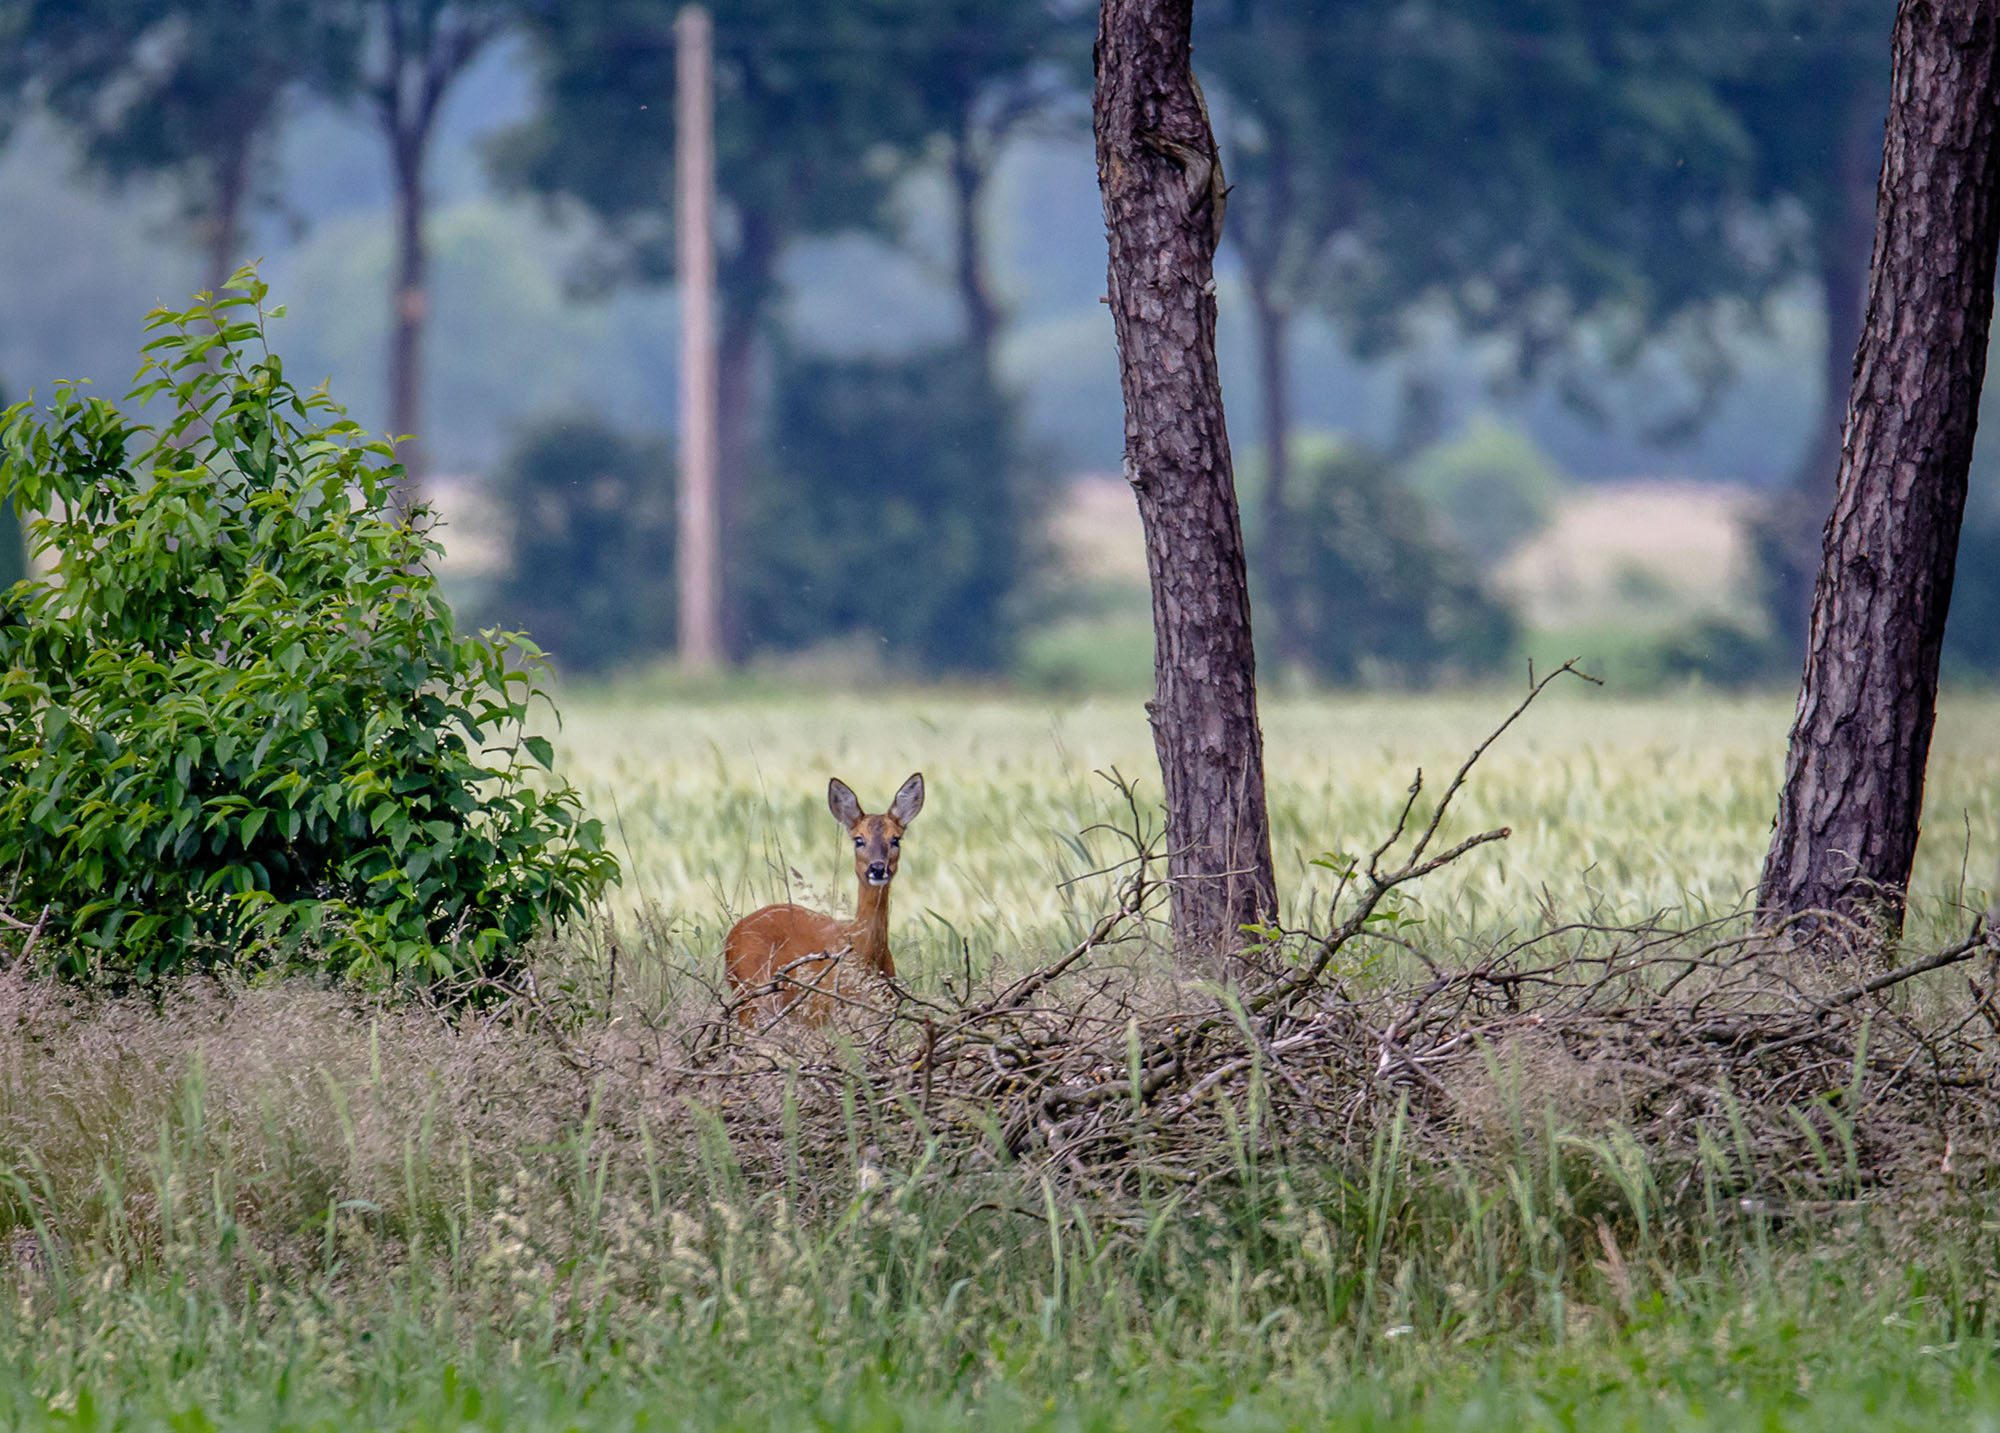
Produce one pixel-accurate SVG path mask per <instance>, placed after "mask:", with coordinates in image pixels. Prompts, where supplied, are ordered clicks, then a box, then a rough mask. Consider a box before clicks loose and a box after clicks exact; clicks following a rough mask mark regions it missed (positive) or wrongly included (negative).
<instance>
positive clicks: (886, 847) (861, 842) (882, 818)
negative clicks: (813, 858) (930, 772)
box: [826, 771, 924, 886]
mask: <svg viewBox="0 0 2000 1433" xmlns="http://www.w3.org/2000/svg"><path fill="white" fill-rule="evenodd" d="M826 805H827V809H828V810H829V811H831V812H833V819H834V820H836V821H838V822H839V823H840V824H841V826H842V827H844V828H845V829H846V831H847V834H848V836H849V837H851V838H852V839H853V841H854V875H855V878H856V879H857V880H859V881H861V882H863V883H864V884H866V885H870V886H886V885H888V884H889V882H891V881H893V880H895V879H896V863H897V862H898V861H899V860H901V859H902V855H903V832H904V830H905V829H907V828H908V826H909V824H910V823H911V822H912V821H914V820H916V819H917V813H918V812H919V811H921V810H923V809H924V775H923V773H922V772H921V771H920V772H918V773H917V774H916V775H915V776H912V777H911V778H910V779H909V780H908V781H905V782H904V783H903V785H902V787H901V789H899V790H898V791H897V792H896V799H895V800H894V801H891V802H890V803H889V809H888V810H887V811H885V812H883V813H882V814H881V815H879V816H870V815H869V814H868V813H867V812H865V811H863V810H862V809H861V802H860V801H859V800H858V799H856V797H855V795H854V792H853V791H852V790H851V789H850V788H849V787H848V785H847V783H846V782H844V781H842V780H841V779H840V778H839V777H835V778H834V779H833V780H831V781H829V782H827V784H826Z"/></svg>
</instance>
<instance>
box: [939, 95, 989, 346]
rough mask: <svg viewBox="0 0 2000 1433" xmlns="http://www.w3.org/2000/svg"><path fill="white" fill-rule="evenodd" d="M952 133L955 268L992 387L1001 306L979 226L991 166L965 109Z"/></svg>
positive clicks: (971, 341)
mask: <svg viewBox="0 0 2000 1433" xmlns="http://www.w3.org/2000/svg"><path fill="white" fill-rule="evenodd" d="M957 118H958V124H957V126H956V128H955V129H954V130H953V132H952V135H951V156H950V165H949V168H950V173H951V192H952V268H953V276H954V278H955V279H956V280H957V285H958V299H959V306H960V307H961V308H962V309H963V310H964V311H965V341H966V343H967V344H968V345H969V346H970V347H971V349H972V352H973V355H974V357H976V358H977V359H978V360H979V365H980V369H981V372H982V375H983V376H984V378H985V379H986V381H987V383H988V384H989V385H990V384H991V383H992V382H993V377H994V374H995V373H997V372H998V371H999V364H998V362H997V359H998V354H997V353H996V350H997V349H998V347H999V343H1000V305H999V304H998V303H997V302H995V300H994V298H993V284H992V281H991V280H990V279H989V278H988V277H987V272H986V242H985V235H984V234H983V233H982V232H981V230H980V227H979V207H980V201H981V200H982V199H983V198H985V196H986V166H985V165H984V164H983V163H982V162H981V161H980V158H979V155H978V153H977V152H976V149H975V141H974V140H973V137H972V128H971V122H970V119H969V117H968V116H966V115H965V114H964V113H963V112H961V113H960V114H959V115H958V117H957Z"/></svg>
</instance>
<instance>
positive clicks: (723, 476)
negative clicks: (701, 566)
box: [715, 210, 778, 661]
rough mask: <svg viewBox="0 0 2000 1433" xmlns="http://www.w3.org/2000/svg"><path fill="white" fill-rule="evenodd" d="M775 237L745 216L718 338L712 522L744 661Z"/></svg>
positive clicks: (762, 217)
mask: <svg viewBox="0 0 2000 1433" xmlns="http://www.w3.org/2000/svg"><path fill="white" fill-rule="evenodd" d="M777 268H778V244H777V239H776V231H775V230H774V229H773V227H772V225H771V220H770V217H769V216H768V215H766V214H763V213H760V212H758V211H756V210H746V211H744V212H743V214H742V216H741V232H740V234H739V237H738V243H737V247H736V249H735V251H734V252H733V253H732V254H730V256H729V258H728V260H727V262H726V263H725V264H724V265H723V271H722V281H721V288H722V323H721V327H720V332H719V334H718V336H717V339H716V345H715V528H716V546H717V550H718V556H719V558H720V562H721V568H722V586H721V592H720V594H719V595H720V599H721V602H720V606H721V625H722V642H723V649H724V651H725V652H726V653H727V655H728V657H729V659H730V660H731V661H740V660H741V659H742V658H743V656H744V654H745V648H746V645H747V643H748V641H749V636H750V634H749V633H748V632H746V631H745V630H744V628H743V600H742V596H741V592H740V589H739V586H738V583H739V580H740V579H739V574H740V572H741V570H742V560H741V545H742V540H743V515H744V512H745V510H746V508H747V506H748V499H749V492H750V467H751V463H752V462H753V461H754V455H755V453H756V451H757V435H756V432H755V431H754V426H753V421H754V415H755V412H756V401H755V400H756V383H757V333H758V328H759V318H760V315H762V314H763V313H764V312H765V310H766V308H767V307H768V303H769V299H770V295H771V292H772V290H773V289H774V288H775V287H776V284H777Z"/></svg>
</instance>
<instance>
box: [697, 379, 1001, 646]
mask: <svg viewBox="0 0 2000 1433" xmlns="http://www.w3.org/2000/svg"><path fill="white" fill-rule="evenodd" d="M776 410H777V411H776V415H775V416H776V429H777V432H778V433H779V434H780V435H782V438H781V440H780V441H779V442H778V443H777V444H775V445H774V449H773V452H772V456H771V459H770V461H769V463H768V464H767V466H766V468H765V470H764V471H763V472H761V473H760V474H759V476H758V480H757V482H756V483H755V484H754V485H753V487H752V490H751V499H750V505H751V511H750V512H749V514H748V515H747V517H746V520H745V529H746V533H745V536H744V539H743V541H742V543H741V545H740V547H739V548H737V549H733V550H732V558H733V560H734V564H735V566H736V567H737V568H738V569H739V570H740V574H741V575H740V578H739V586H740V590H741V592H742V604H743V609H742V613H743V624H744V633H743V636H744V640H745V645H747V646H749V647H752V648H766V649H772V650H776V651H788V650H797V649H799V648H802V647H806V646H810V645H812V644H813V643H815V642H823V641H827V640H829V639H835V640H838V639H843V638H844V639H848V640H852V641H860V642H862V643H864V644H866V645H868V646H870V647H874V648H876V649H877V650H876V653H875V657H874V660H873V661H869V662H866V663H864V669H866V668H872V667H875V666H876V665H877V664H878V663H879V664H882V665H886V666H888V667H889V668H890V669H892V670H896V669H900V670H902V671H905V672H919V671H932V672H951V673H959V674H963V673H968V672H988V673H990V672H996V671H1001V670H1004V669H1005V667H1006V665H1007V662H1008V659H1009V658H1010V657H1011V656H1012V648H1013V621H1012V618H1013V610H1012V604H1011V603H1010V600H1009V599H1010V598H1012V597H1013V596H1014V595H1015V592H1016V589H1017V587H1018V586H1019V585H1020V583H1021V582H1022V579H1023V578H1024V577H1025V576H1026V575H1027V568H1028V554H1029V546H1030V541H1029V535H1028V532H1027V522H1028V494H1027V493H1026V492H1025V491H1024V490H1023V479H1022V474H1021V473H1020V471H1019V463H1018V460H1017V459H1016V457H1015V455H1014V452H1013V446H1014V445H1013V438H1012V434H1011V424H1012V413H1011V412H1010V410H1009V406H1008V404H1007V401H1006V399H1005V398H1004V397H1003V396H1002V395H1001V394H1000V392H999V391H998V390H997V389H996V388H995V386H994V384H993V381H992V377H991V375H990V374H989V373H988V372H987V370H986V368H985V365H984V364H983V363H982V362H981V361H980V358H979V355H978V354H976V353H975V352H974V351H972V350H971V349H969V348H967V347H964V346H962V345H955V346H949V347H944V348H939V349H934V350H930V351H927V352H924V353H920V354H917V355H915V356H912V357H909V358H897V359H868V358H858V359H829V358H808V357H802V356H799V355H790V356H788V357H787V358H786V360H785V361H784V363H783V364H782V365H781V366H780V368H779V372H778V376H777V395H776Z"/></svg>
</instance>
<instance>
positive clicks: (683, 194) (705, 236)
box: [674, 5, 722, 672]
mask: <svg viewBox="0 0 2000 1433" xmlns="http://www.w3.org/2000/svg"><path fill="white" fill-rule="evenodd" d="M713 39H714V30H713V27H712V25H711V24H710V21H709V18H708V11H706V10H704V9H703V8H702V7H701V6H699V5H690V6H688V7H687V8H686V9H684V10H682V11H681V13H680V16H679V18H678V19H676V20H675V21H674V51H675V53H674V89H675V97H674V245H675V250H676V253H677V254H678V256H679V259H680V289H681V446H680V460H681V461H680V466H681V473H680V479H681V481H680V495H679V508H678V514H677V515H678V522H677V523H676V541H675V552H674V562H675V571H676V573H677V574H678V577H679V581H680V611H679V639H680V655H681V665H682V666H683V667H685V668H686V669H687V670H689V671H692V672H706V671H712V670H713V669H714V668H715V667H716V666H717V665H719V664H720V662H721V661H722V620H721V618H722V603H721V577H722V564H721V562H720V560H719V554H718V546H719V544H718V541H717V533H718V525H717V520H716V501H715V488H716V482H715V470H716V362H715V223H714V214H715V83H714V61H713V58H712V54H713V48H714V47H713Z"/></svg>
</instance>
